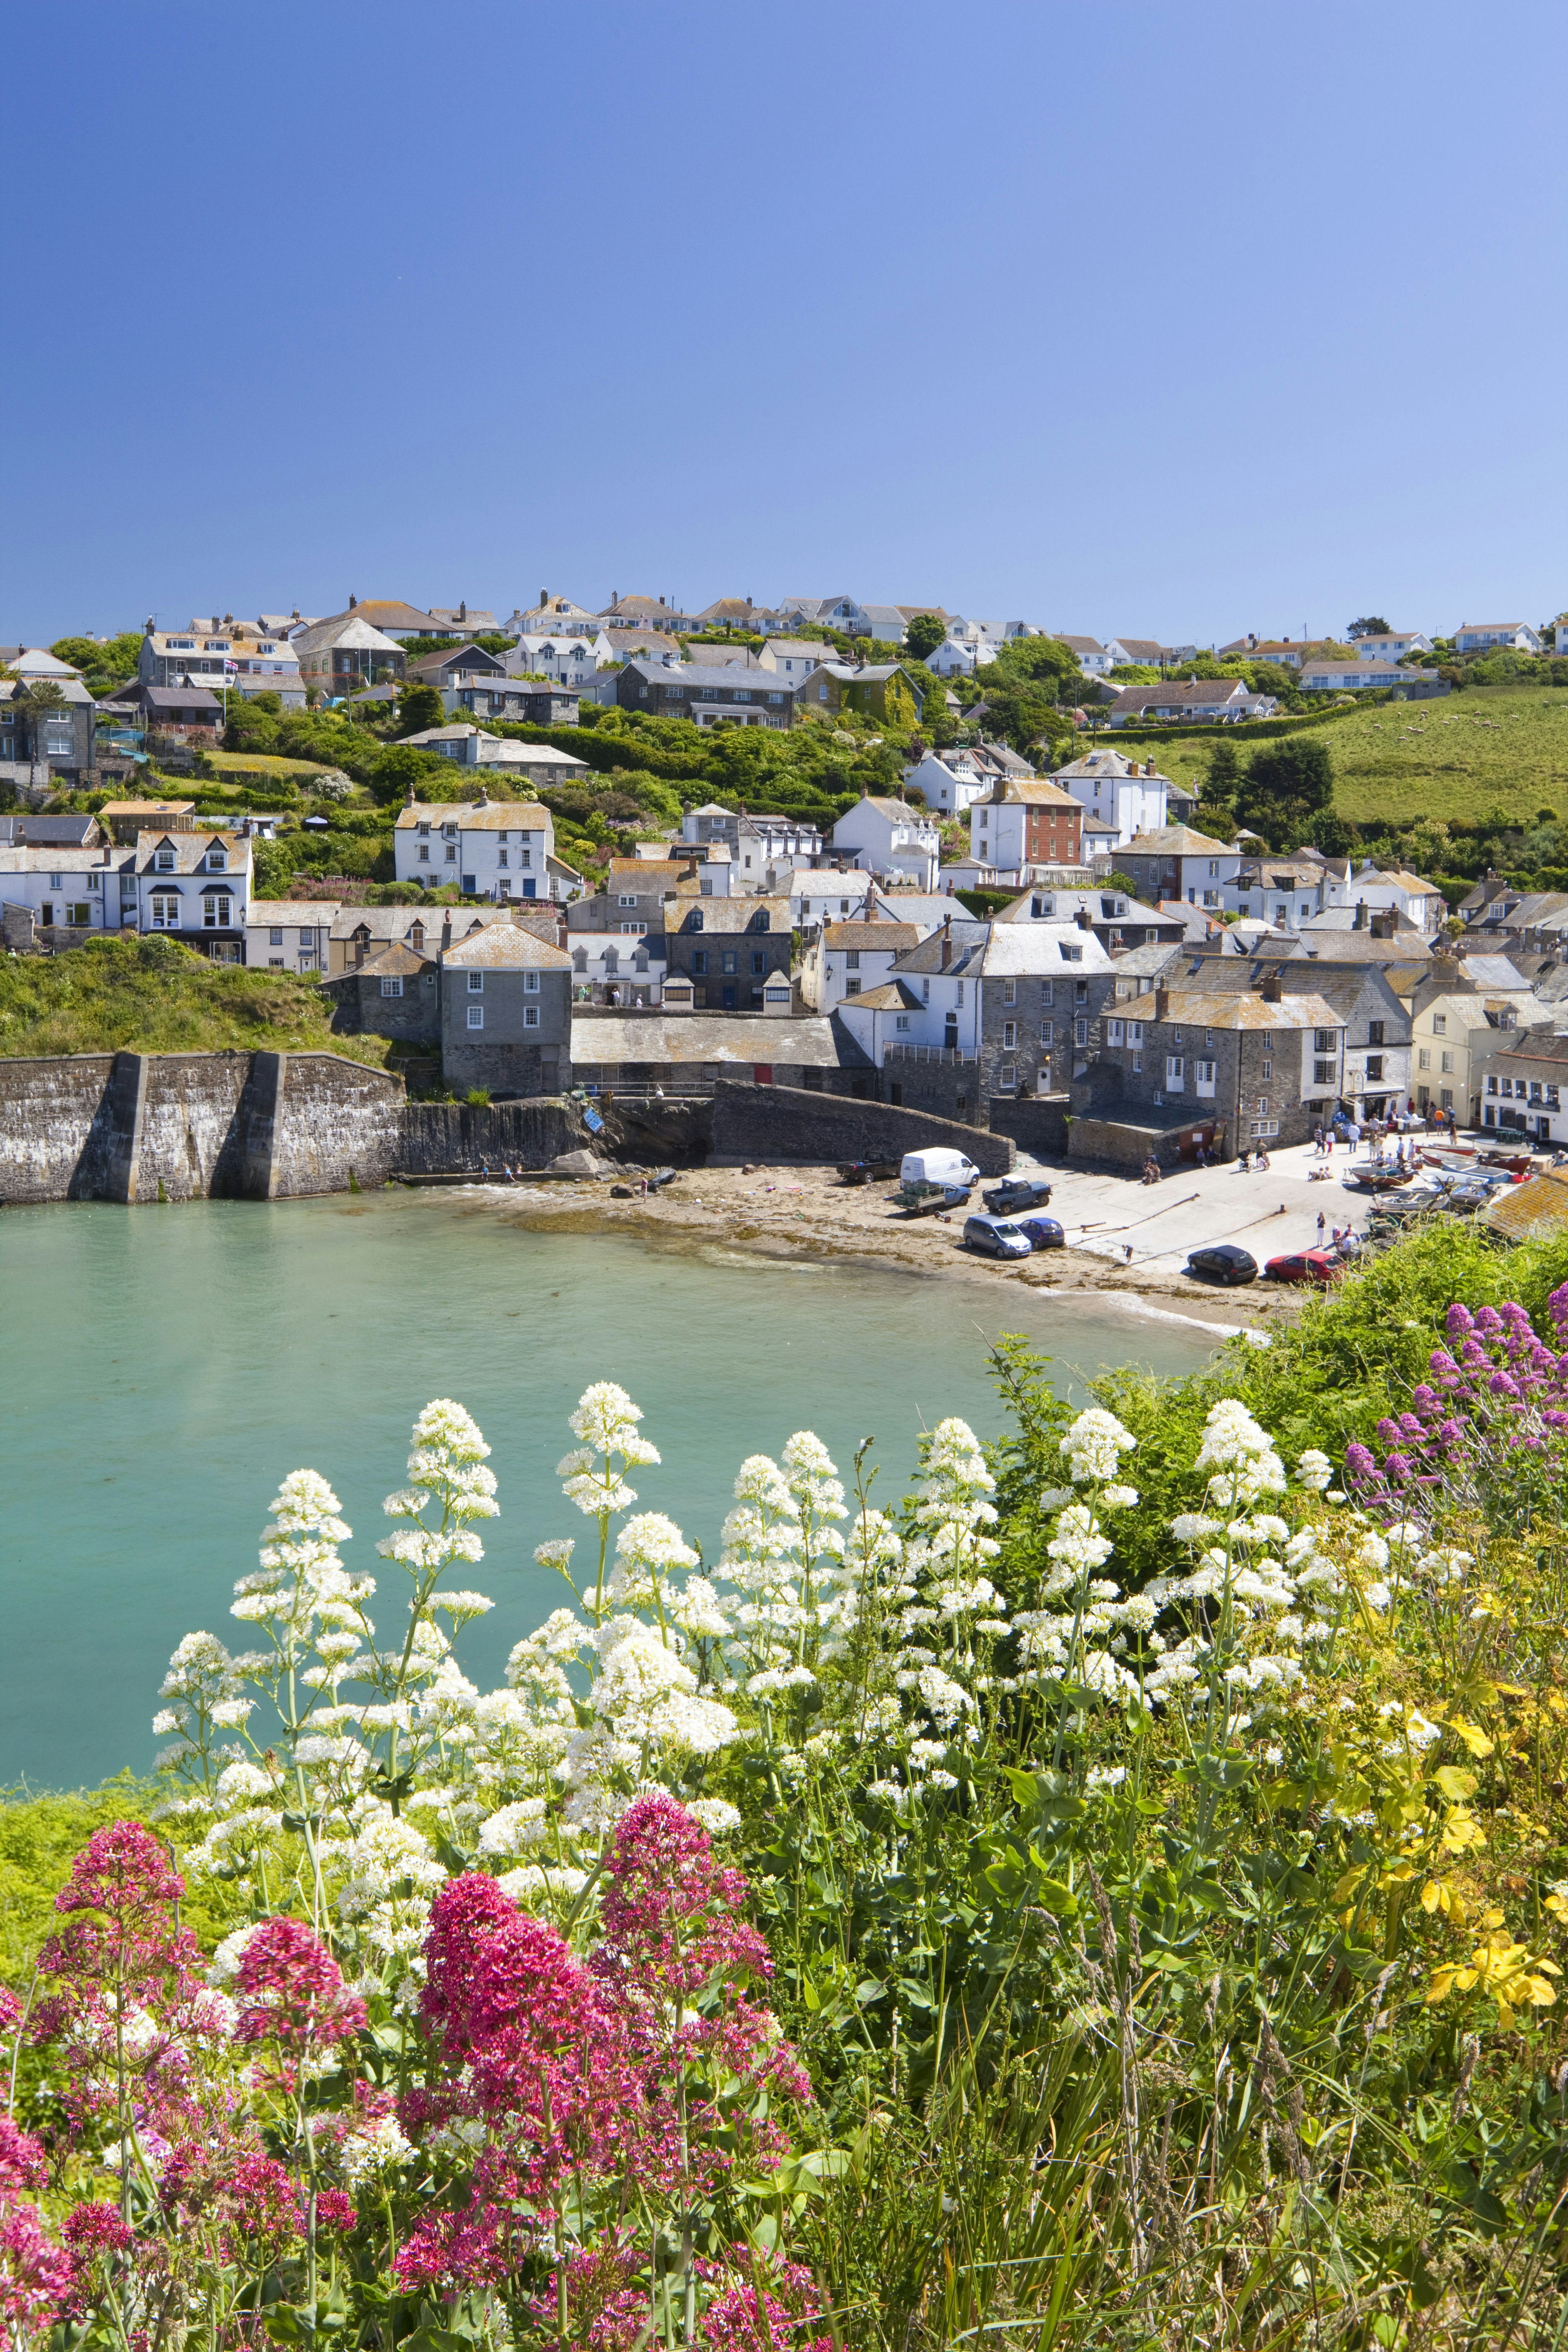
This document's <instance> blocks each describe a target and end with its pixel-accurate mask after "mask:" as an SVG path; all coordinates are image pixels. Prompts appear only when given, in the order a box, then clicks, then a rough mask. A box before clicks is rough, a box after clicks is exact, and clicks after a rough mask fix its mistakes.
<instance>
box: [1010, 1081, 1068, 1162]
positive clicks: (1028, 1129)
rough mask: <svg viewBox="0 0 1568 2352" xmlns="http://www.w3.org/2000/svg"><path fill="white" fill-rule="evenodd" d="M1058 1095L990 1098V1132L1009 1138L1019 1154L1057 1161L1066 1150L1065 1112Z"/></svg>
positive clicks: (1063, 1097)
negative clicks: (1026, 1152)
mask: <svg viewBox="0 0 1568 2352" xmlns="http://www.w3.org/2000/svg"><path fill="white" fill-rule="evenodd" d="M1070 1099H1071V1098H1070V1097H1068V1096H1067V1095H1065V1094H1062V1095H1027V1096H1016V1095H993V1096H992V1097H991V1102H990V1112H991V1119H990V1126H991V1132H992V1134H993V1135H1010V1136H1011V1137H1012V1139H1013V1140H1014V1142H1015V1143H1016V1145H1017V1146H1018V1149H1019V1150H1020V1151H1029V1152H1033V1153H1034V1154H1035V1155H1036V1157H1037V1158H1044V1159H1047V1160H1049V1159H1053V1158H1055V1159H1060V1158H1061V1157H1062V1156H1063V1155H1064V1154H1065V1153H1066V1151H1067V1148H1068V1105H1069V1102H1070Z"/></svg>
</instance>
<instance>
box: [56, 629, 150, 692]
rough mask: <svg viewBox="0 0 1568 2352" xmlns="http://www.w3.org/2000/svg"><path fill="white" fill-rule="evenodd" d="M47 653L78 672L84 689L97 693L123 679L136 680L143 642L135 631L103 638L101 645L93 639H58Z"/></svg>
mask: <svg viewBox="0 0 1568 2352" xmlns="http://www.w3.org/2000/svg"><path fill="white" fill-rule="evenodd" d="M49 651H50V653H52V654H53V656H54V657H55V659H56V660H57V661H63V662H69V664H70V666H71V667H72V669H79V670H80V672H81V675H82V681H83V683H84V685H86V686H87V687H88V688H89V689H90V690H91V691H93V692H94V693H97V692H100V691H101V690H102V688H104V687H106V686H113V685H114V684H115V683H116V682H117V681H118V680H119V679H121V678H122V677H135V675H136V666H137V664H138V662H139V661H140V660H141V658H142V638H141V634H140V632H139V631H137V630H135V629H127V630H125V631H123V632H122V634H121V635H119V636H117V637H106V638H105V639H104V641H103V643H102V644H101V645H100V643H99V641H98V639H97V638H96V637H57V638H56V639H55V642H54V644H53V645H52V646H50V647H49Z"/></svg>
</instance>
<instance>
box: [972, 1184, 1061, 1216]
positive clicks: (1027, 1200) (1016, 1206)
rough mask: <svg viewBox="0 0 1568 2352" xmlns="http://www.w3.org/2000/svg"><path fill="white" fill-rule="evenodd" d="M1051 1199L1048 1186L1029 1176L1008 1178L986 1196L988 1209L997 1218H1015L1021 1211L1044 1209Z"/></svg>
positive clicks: (994, 1186)
mask: <svg viewBox="0 0 1568 2352" xmlns="http://www.w3.org/2000/svg"><path fill="white" fill-rule="evenodd" d="M1050 1197H1051V1188H1050V1186H1049V1185H1048V1184H1037V1183H1036V1182H1034V1181H1033V1180H1032V1179H1031V1178H1029V1177H1027V1176H1008V1177H1006V1178H1005V1180H1004V1181H1003V1182H1001V1183H1000V1184H994V1185H993V1186H992V1187H991V1190H990V1192H987V1193H985V1194H984V1202H985V1205H986V1207H987V1208H988V1209H989V1210H990V1211H991V1213H992V1214H993V1216H997V1217H1011V1216H1014V1215H1016V1213H1017V1212H1018V1211H1019V1210H1020V1209H1043V1208H1045V1207H1046V1205H1047V1202H1049V1200H1050Z"/></svg>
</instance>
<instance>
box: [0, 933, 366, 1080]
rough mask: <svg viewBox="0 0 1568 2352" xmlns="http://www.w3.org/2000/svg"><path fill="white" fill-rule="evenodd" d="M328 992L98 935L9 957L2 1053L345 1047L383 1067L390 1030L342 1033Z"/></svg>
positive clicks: (0, 1024) (295, 977) (0, 981)
mask: <svg viewBox="0 0 1568 2352" xmlns="http://www.w3.org/2000/svg"><path fill="white" fill-rule="evenodd" d="M330 1011H331V1007H330V1004H329V1002H328V1000H327V999H326V998H325V997H324V996H323V995H322V994H321V991H320V989H319V988H318V987H317V986H316V985H315V984H314V983H313V982H311V981H310V980H308V979H306V978H303V977H301V976H300V975H299V974H297V973H293V972H285V971H257V970H255V969H254V968H250V967H246V966H242V965H235V964H214V963H208V962H207V961H206V960H205V957H202V956H198V955H194V954H193V953H192V952H191V950H189V949H188V948H183V947H180V946H178V945H177V944H176V943H175V942H174V940H165V939H157V938H149V939H140V940H120V939H101V940H93V941H92V942H91V944H90V945H89V946H88V947H83V948H74V949H72V950H71V951H70V952H69V953H68V954H66V955H59V956H12V957H10V958H8V959H6V960H5V961H4V962H0V1056H9V1055H32V1054H112V1053H118V1052H119V1051H120V1050H121V1048H130V1049H133V1050H134V1051H136V1052H138V1053H143V1054H219V1053H226V1052H241V1053H243V1052H247V1051H251V1050H254V1049H256V1048H258V1047H265V1048H268V1049H271V1050H274V1051H276V1050H278V1049H279V1048H285V1049H288V1050H289V1051H291V1052H295V1053H304V1052H310V1051H315V1052H317V1053H327V1054H342V1055H346V1056H347V1057H348V1058H349V1059H350V1060H352V1061H355V1062H368V1063H370V1064H372V1065H373V1066H374V1067H376V1068H381V1067H383V1066H384V1064H385V1061H386V1045H387V1041H386V1039H385V1038H384V1037H337V1036H334V1035H333V1034H332V1032H331V1027H330V1025H329V1020H330Z"/></svg>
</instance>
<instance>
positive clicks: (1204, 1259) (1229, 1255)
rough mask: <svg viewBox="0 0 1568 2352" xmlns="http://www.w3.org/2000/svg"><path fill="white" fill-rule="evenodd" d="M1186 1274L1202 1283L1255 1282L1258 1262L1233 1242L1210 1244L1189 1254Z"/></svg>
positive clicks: (1249, 1252)
mask: <svg viewBox="0 0 1568 2352" xmlns="http://www.w3.org/2000/svg"><path fill="white" fill-rule="evenodd" d="M1187 1272H1188V1273H1189V1274H1192V1275H1196V1276H1197V1277H1198V1279H1199V1280H1200V1281H1203V1282H1226V1283H1231V1282H1256V1281H1257V1279H1258V1260H1257V1259H1256V1258H1255V1257H1254V1256H1253V1255H1252V1252H1251V1251H1250V1250H1244V1249H1242V1248H1240V1247H1239V1246H1238V1245H1237V1244H1236V1243H1235V1242H1210V1243H1209V1244H1207V1245H1206V1246H1205V1248H1203V1249H1195V1250H1194V1251H1192V1252H1191V1253H1190V1255H1188V1258H1187Z"/></svg>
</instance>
